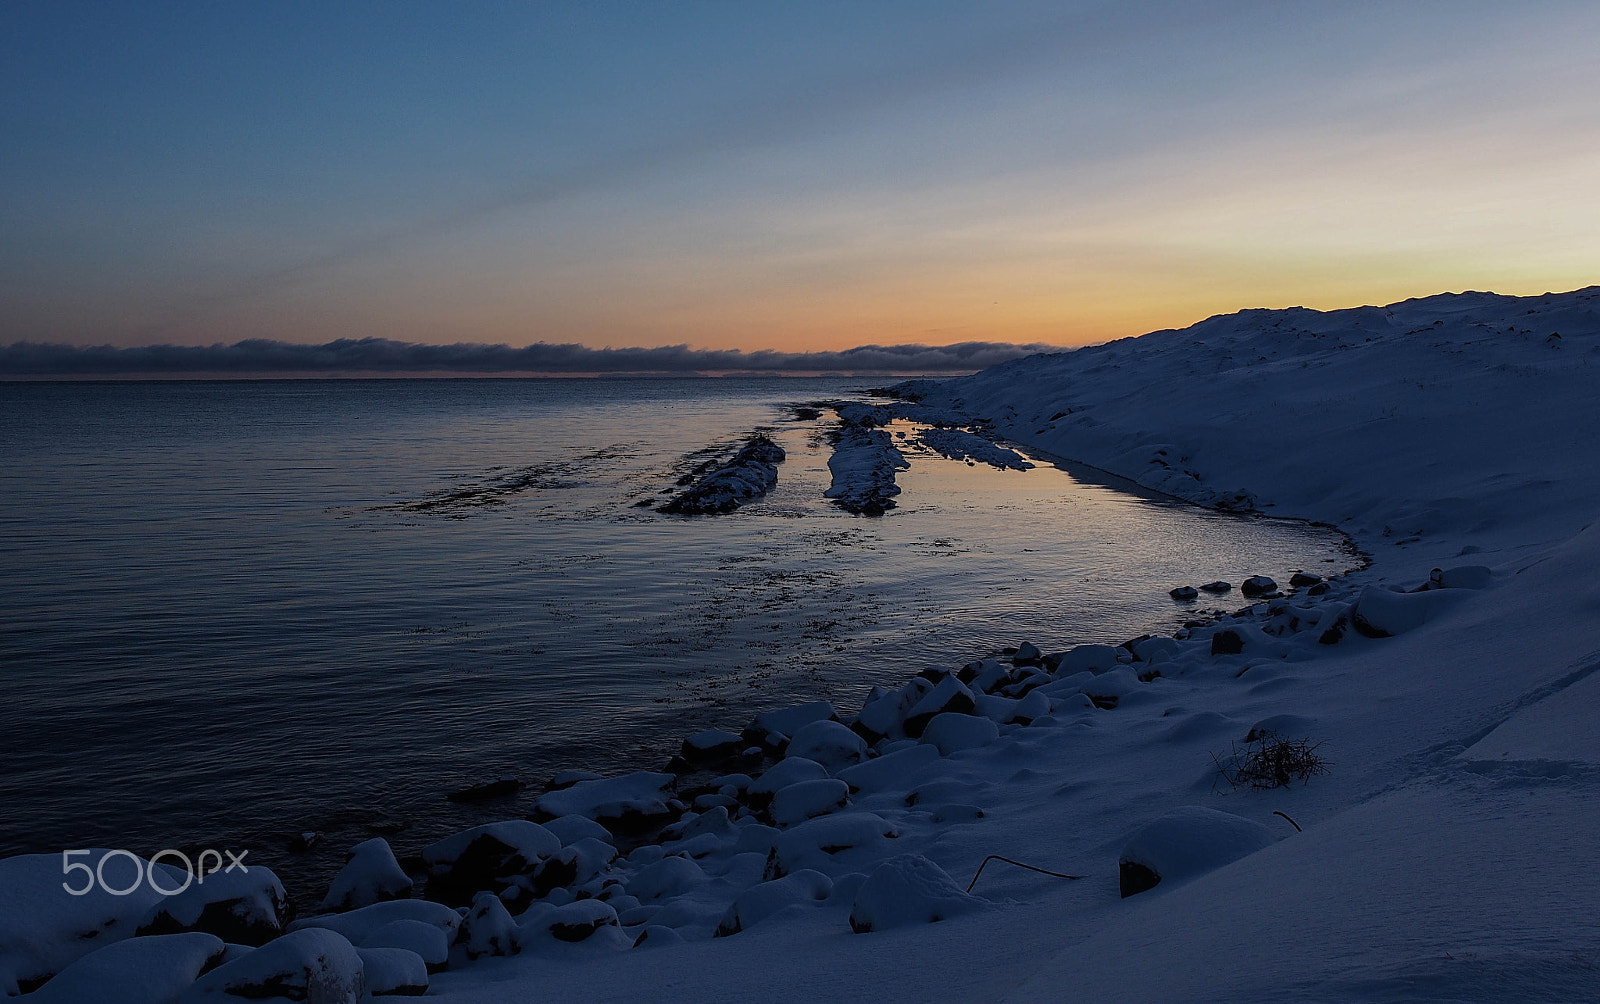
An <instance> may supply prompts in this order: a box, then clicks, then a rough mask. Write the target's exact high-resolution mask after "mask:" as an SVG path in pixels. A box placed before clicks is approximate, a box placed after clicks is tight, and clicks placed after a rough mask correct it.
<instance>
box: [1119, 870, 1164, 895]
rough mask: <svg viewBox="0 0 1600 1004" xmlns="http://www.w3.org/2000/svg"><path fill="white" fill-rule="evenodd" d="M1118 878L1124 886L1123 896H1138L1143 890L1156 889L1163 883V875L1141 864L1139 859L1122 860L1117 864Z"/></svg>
mask: <svg viewBox="0 0 1600 1004" xmlns="http://www.w3.org/2000/svg"><path fill="white" fill-rule="evenodd" d="M1117 878H1118V879H1119V880H1120V884H1121V886H1122V898H1123V899H1127V898H1128V897H1129V896H1137V895H1138V894H1139V893H1141V892H1147V891H1149V890H1151V889H1154V888H1155V887H1156V886H1157V885H1159V884H1160V883H1161V876H1160V875H1157V874H1156V873H1155V872H1153V871H1151V870H1150V869H1148V868H1146V867H1145V866H1144V865H1141V864H1139V863H1138V862H1137V861H1122V862H1119V863H1118V865H1117Z"/></svg>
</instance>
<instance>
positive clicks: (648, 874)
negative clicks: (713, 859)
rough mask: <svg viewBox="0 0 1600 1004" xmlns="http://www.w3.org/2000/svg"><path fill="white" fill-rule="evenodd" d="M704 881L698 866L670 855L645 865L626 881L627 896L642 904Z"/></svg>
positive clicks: (692, 887) (686, 859) (694, 886)
mask: <svg viewBox="0 0 1600 1004" xmlns="http://www.w3.org/2000/svg"><path fill="white" fill-rule="evenodd" d="M705 881H706V873H705V872H704V871H703V870H702V869H701V868H700V866H699V865H697V864H695V863H694V862H693V861H691V860H689V859H688V858H685V857H679V856H677V855H672V856H670V857H664V858H662V859H661V860H660V861H657V862H656V863H654V864H651V865H646V866H645V867H643V868H641V869H639V872H638V873H637V874H636V875H634V876H633V878H631V879H629V880H628V895H630V896H634V897H637V898H638V900H639V901H640V902H642V903H647V902H649V901H651V900H657V899H663V898H665V897H668V896H676V895H677V894H679V893H681V892H685V891H687V890H690V889H694V888H696V887H697V886H699V885H700V884H701V883H703V882H705Z"/></svg>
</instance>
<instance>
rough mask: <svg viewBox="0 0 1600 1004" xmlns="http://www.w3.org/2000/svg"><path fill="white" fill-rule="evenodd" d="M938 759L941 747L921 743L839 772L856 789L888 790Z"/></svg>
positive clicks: (844, 780) (840, 778)
mask: <svg viewBox="0 0 1600 1004" xmlns="http://www.w3.org/2000/svg"><path fill="white" fill-rule="evenodd" d="M1046 703H1048V699H1047V700H1046ZM937 759H939V750H938V748H937V747H934V746H924V745H922V744H920V743H919V744H917V745H915V746H910V747H907V748H906V749H901V750H895V751H894V752H893V753H887V754H885V755H883V756H879V757H873V758H872V759H871V760H867V761H864V762H862V763H858V764H856V765H855V766H854V767H846V768H845V769H843V770H841V771H840V772H839V774H838V777H839V780H841V781H843V782H845V783H846V784H848V785H849V786H850V787H851V789H852V790H855V791H862V792H869V793H870V792H876V791H887V790H889V789H892V788H897V787H904V786H906V781H907V779H908V778H909V776H910V775H911V773H912V772H913V771H915V770H917V769H918V768H919V767H922V766H925V765H926V764H929V763H932V762H934V761H935V760H937Z"/></svg>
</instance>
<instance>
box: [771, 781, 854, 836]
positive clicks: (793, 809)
mask: <svg viewBox="0 0 1600 1004" xmlns="http://www.w3.org/2000/svg"><path fill="white" fill-rule="evenodd" d="M849 800H850V786H849V785H848V784H846V783H845V782H843V781H840V780H838V779H837V778H831V777H825V778H817V779H815V780H811V781H797V782H796V783H794V784H791V785H789V786H787V787H784V788H779V789H778V791H777V793H775V794H774V795H773V796H772V804H771V805H769V806H768V807H767V813H768V814H769V815H770V816H771V817H772V821H773V822H774V823H777V824H778V825H779V826H793V825H794V824H796V823H803V822H805V821H806V820H808V819H811V818H812V817H813V816H825V815H827V814H828V813H830V812H836V811H838V810H839V809H842V808H844V806H845V803H846V802H848V801H849Z"/></svg>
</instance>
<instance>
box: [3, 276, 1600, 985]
mask: <svg viewBox="0 0 1600 1004" xmlns="http://www.w3.org/2000/svg"><path fill="white" fill-rule="evenodd" d="M1597 307H1600V290H1596V289H1589V290H1580V291H1577V292H1574V293H1567V294H1560V295H1549V296H1543V297H1533V298H1522V299H1517V298H1511V297H1500V296H1492V295H1489V294H1478V293H1468V294H1462V295H1451V296H1438V297H1430V298H1427V299H1423V300H1414V301H1407V302H1405V303H1400V304H1394V305H1391V306H1389V307H1371V308H1360V309H1355V310H1347V311H1334V312H1329V313H1317V312H1313V311H1307V310H1284V311H1246V312H1243V313H1240V314H1235V315H1230V316H1227V317H1218V318H1213V319H1211V320H1208V321H1205V322H1202V323H1200V324H1198V325H1195V326H1193V327H1191V328H1187V329H1184V330H1182V331H1167V332H1157V333H1155V334H1151V335H1146V336H1144V337H1142V338H1138V339H1128V340H1124V341H1120V342H1114V343H1110V344H1108V345H1102V346H1097V347H1093V348H1087V349H1082V350H1079V351H1076V352H1070V353H1062V354H1059V355H1053V356H1043V357H1035V358H1032V359H1029V360H1025V361H1021V362H1019V363H1013V364H1005V365H1002V366H1000V367H996V368H994V369H991V370H988V371H985V372H983V373H979V374H977V375H975V376H972V377H969V378H965V379H961V380H955V381H949V382H943V383H931V382H920V381H919V382H914V383H912V384H908V385H904V386H902V387H901V388H899V392H900V393H901V394H902V395H903V397H902V399H901V400H899V401H897V402H894V403H892V404H889V405H886V406H883V407H881V408H878V409H875V412H876V413H874V412H872V411H863V412H862V413H860V414H854V413H852V415H853V417H852V418H851V419H850V420H847V421H846V423H845V424H846V425H847V426H851V427H853V428H854V430H855V431H856V432H860V433H866V432H874V431H876V432H881V429H878V428H877V426H879V425H881V424H882V419H883V418H886V417H889V416H900V417H908V418H916V419H919V420H921V421H924V422H927V423H930V424H931V423H934V422H938V423H941V424H943V425H944V426H946V427H949V428H958V429H960V430H963V431H965V432H969V433H972V434H974V435H975V436H978V437H979V438H982V439H985V440H993V439H1000V440H1002V441H1005V442H1009V443H1010V444H1011V445H1013V446H1016V447H1019V448H1021V449H1023V450H1025V451H1028V452H1029V453H1031V454H1032V455H1033V456H1034V457H1035V458H1036V459H1037V458H1039V457H1043V456H1046V455H1056V456H1059V457H1063V458H1071V459H1073V460H1076V461H1080V462H1083V463H1087V464H1090V465H1093V466H1096V467H1100V468H1102V469H1104V470H1106V471H1108V472H1111V473H1113V474H1117V475H1120V476H1122V477H1125V478H1130V479H1132V480H1134V481H1137V482H1139V483H1141V484H1143V485H1146V486H1148V487H1152V488H1156V489H1160V490H1162V491H1165V492H1168V493H1170V494H1173V495H1177V496H1179V497H1183V498H1188V499H1191V500H1193V501H1198V502H1203V503H1206V504H1211V505H1221V506H1228V507H1234V508H1240V509H1260V510H1264V511H1267V512H1271V513H1274V514H1276V515H1292V516H1298V517H1302V518H1307V519H1315V520H1320V521H1325V522H1329V523H1333V524H1335V525H1338V526H1339V527H1341V528H1343V529H1344V530H1345V531H1346V532H1347V533H1349V534H1350V535H1351V536H1352V537H1353V538H1354V539H1355V541H1356V542H1357V543H1358V544H1359V545H1360V546H1361V547H1363V548H1364V549H1365V550H1366V551H1367V552H1368V553H1369V554H1370V555H1371V556H1372V559H1373V563H1372V564H1371V566H1370V567H1368V568H1366V569H1365V570H1363V571H1360V572H1357V573H1354V574H1352V575H1350V576H1348V577H1346V578H1343V579H1335V580H1331V581H1327V580H1323V581H1319V580H1318V578H1317V576H1316V575H1314V574H1311V573H1313V572H1314V571H1315V570H1304V571H1303V572H1302V574H1300V575H1298V576H1296V577H1294V578H1293V579H1290V578H1288V577H1287V576H1286V575H1285V574H1284V573H1285V572H1287V571H1288V570H1263V571H1264V572H1271V573H1276V575H1277V576H1278V577H1279V578H1282V579H1283V581H1267V580H1252V581H1251V582H1250V583H1249V588H1248V590H1247V589H1246V588H1245V583H1237V584H1234V585H1235V586H1236V587H1237V589H1236V590H1230V591H1228V592H1222V590H1221V587H1220V586H1219V585H1217V584H1214V583H1205V584H1201V583H1189V584H1186V583H1174V584H1173V585H1174V586H1175V587H1176V586H1182V585H1196V586H1199V585H1205V586H1209V587H1211V588H1210V589H1208V590H1207V591H1206V592H1204V593H1203V594H1201V596H1200V598H1198V599H1190V600H1176V599H1175V602H1186V603H1191V604H1194V606H1195V609H1196V615H1195V617H1194V619H1193V622H1192V623H1191V625H1190V626H1189V627H1187V628H1185V629H1184V630H1183V631H1180V632H1178V634H1177V636H1175V637H1171V638H1162V637H1157V638H1141V639H1131V640H1123V639H1105V641H1106V642H1107V644H1105V645H1084V646H1078V647H1076V648H1073V649H1070V650H1067V651H1050V649H1051V648H1052V646H1051V645H1050V642H1051V641H1052V639H1051V638H1048V637H1041V638H1036V639H1034V641H1036V642H1039V643H1040V644H1039V645H1038V646H1035V645H1034V644H1019V646H1018V648H1017V650H1016V651H1015V652H1014V653H1013V654H1011V655H1010V656H1009V657H1008V658H1006V659H1001V660H996V659H972V658H970V657H969V654H966V653H951V655H950V659H949V660H948V661H949V663H950V665H949V666H948V667H942V668H941V667H934V668H929V669H927V670H924V671H923V672H922V673H921V674H920V675H918V676H915V677H912V678H909V679H908V680H907V682H905V683H904V684H903V685H902V686H900V687H897V688H895V689H893V690H883V689H877V688H874V689H873V690H872V691H871V692H869V693H867V694H865V695H863V696H864V699H863V701H862V704H861V706H860V707H859V708H834V707H833V706H831V705H828V704H826V703H823V702H817V703H815V704H810V705H803V706H800V707H796V708H788V709H778V710H775V711H774V712H772V713H770V714H767V715H763V716H760V717H759V718H757V719H756V720H755V721H753V722H749V723H739V722H731V723H727V724H728V725H729V727H730V729H729V730H718V729H713V730H708V731H706V732H701V733H697V734H695V735H693V736H689V737H686V738H685V741H684V744H683V747H682V750H681V753H680V757H679V758H678V759H677V761H675V764H674V768H673V769H672V770H670V771H663V772H641V773H635V774H629V775H625V776H621V777H614V778H598V777H593V776H590V775H581V774H571V775H567V776H562V777H558V778H557V779H556V780H555V782H553V783H552V785H551V787H550V790H547V791H546V792H545V793H543V794H541V795H539V796H537V797H536V798H534V799H533V800H532V802H531V804H530V805H529V806H528V812H527V815H528V817H529V818H525V819H511V820H506V821H503V822H500V823H493V824H489V825H487V826H483V827H477V828H474V829H473V830H469V831H466V832H464V833H461V834H457V835H455V836H453V837H450V838H447V839H446V840H443V841H440V842H439V843H437V844H435V845H433V846H432V847H429V848H427V849H426V851H425V852H424V853H423V855H422V859H421V861H420V862H416V863H413V865H412V866H410V867H409V868H408V867H403V866H402V865H401V863H400V862H399V861H397V860H396V858H395V856H394V855H393V854H392V853H391V852H390V851H389V849H388V848H387V846H382V845H381V841H380V842H374V841H368V842H366V843H364V844H362V845H361V846H360V847H358V848H356V849H355V851H354V854H353V856H352V858H351V861H350V865H349V866H348V868H347V870H346V872H345V873H343V874H341V875H340V876H339V877H338V878H337V879H336V880H335V882H334V883H333V887H332V888H331V889H329V890H328V893H327V897H326V899H325V900H324V908H325V909H327V910H328V911H330V912H328V913H325V914H321V915H318V916H312V917H303V918H299V919H295V920H291V919H289V918H287V917H286V916H284V915H283V896H282V890H281V887H280V886H278V885H277V883H276V880H275V879H273V878H271V875H270V872H266V870H265V869H258V870H252V872H251V875H252V876H253V878H252V879H251V880H249V881H246V880H244V879H242V878H235V879H232V880H231V881H230V882H227V883H219V884H217V885H216V886H212V885H211V884H210V883H209V882H208V884H207V886H206V887H205V890H206V891H204V892H199V893H196V892H192V891H191V892H187V893H185V894H182V896H183V897H186V898H181V899H180V897H174V898H173V899H174V900H175V901H174V902H168V901H166V900H164V899H163V898H162V897H160V896H159V895H154V894H146V893H143V892H141V893H139V894H135V895H131V896H127V897H110V896H103V895H89V896H85V897H82V898H74V897H70V896H68V895H66V894H65V893H62V892H59V891H58V890H59V889H60V882H61V874H60V860H59V857H56V856H45V855H39V856H23V857H18V858H11V859H7V860H5V861H0V987H3V988H4V989H6V990H7V991H8V992H15V991H16V989H18V986H19V983H20V984H21V985H23V986H30V987H31V986H34V985H36V984H38V983H39V981H40V980H41V979H43V978H45V977H51V978H50V979H48V981H46V982H44V983H43V984H42V986H41V988H40V989H39V990H38V991H37V994H36V996H37V999H40V1000H45V999H50V1000H96V999H106V998H105V996H104V994H105V990H104V988H105V987H107V986H112V985H115V986H117V987H118V988H119V993H120V994H121V996H119V997H118V998H117V999H126V1000H135V999H137V1000H150V1001H168V1000H179V999H182V1000H203V999H213V998H214V999H223V1000H226V999H236V998H237V997H238V996H261V995H264V994H265V993H266V992H267V990H270V989H271V988H281V990H282V993H283V994H284V995H285V996H292V995H293V994H299V997H300V999H305V998H306V997H308V996H315V999H328V1000H354V999H358V996H359V995H360V994H362V993H367V994H387V993H402V992H418V991H420V990H421V989H423V988H424V987H426V988H427V992H428V993H429V994H430V995H431V996H437V997H440V998H443V999H449V1000H458V1001H498V1000H535V999H546V998H555V999H562V1000H614V999H645V998H649V999H653V1000H700V999H706V998H710V997H716V998H719V999H731V1000H756V999H760V1000H773V999H780V1000H782V999H793V1000H802V999H803V1000H811V999H817V998H822V997H832V998H838V999H845V1000H865V999H878V998H886V999H893V1000H907V999H940V1000H953V999H984V1000H990V999H1002V1000H1019V1001H1021V1000H1051V1001H1054V1000H1063V999H1071V1000H1138V1001H1208V1000H1214V1001H1254V1000H1319V1001H1320V1000H1335V1001H1337V1000H1466V1001H1500V1000H1510V999H1516V1000H1595V999H1600V919H1597V914H1600V911H1597V910H1596V909H1595V906H1596V904H1597V903H1600V876H1597V874H1596V869H1594V868H1593V867H1592V861H1593V859H1594V857H1595V852H1596V847H1597V845H1596V840H1595V836H1594V834H1595V833H1596V832H1600V825H1597V824H1600V799H1597V797H1596V796H1597V795H1600V766H1597V765H1600V673H1597V672H1596V670H1600V582H1597V579H1596V575H1595V569H1596V567H1600V527H1596V526H1595V525H1594V522H1593V521H1594V514H1595V509H1596V507H1597V503H1596V499H1597V498H1600V407H1597V405H1600V393H1597V388H1600V380H1597V379H1596V378H1597V377H1600V313H1597V311H1596V308H1597ZM865 438H866V439H871V438H872V437H865ZM864 445H870V446H872V449H873V450H874V451H880V450H881V446H882V444H874V443H866V444H864ZM974 445H976V444H974ZM969 454H970V451H969ZM866 456H867V454H862V457H863V458H865V457H866ZM880 456H881V453H880ZM862 466H863V467H866V466H867V464H866V462H865V461H863V464H862ZM890 474H891V479H892V470H891V471H890ZM891 483H892V480H891ZM1219 593H1221V595H1224V596H1228V597H1229V598H1230V599H1231V598H1234V597H1237V599H1235V600H1234V603H1235V604H1236V607H1235V608H1234V609H1232V610H1231V611H1230V612H1228V613H1224V614H1220V615H1208V614H1206V613H1204V612H1203V608H1204V605H1205V604H1208V603H1215V602H1216V598H1215V597H1216V596H1217V595H1218V594H1219ZM1180 595H1183V596H1188V595H1189V594H1188V593H1181V594H1180ZM1019 641H1020V639H1019ZM919 668H920V667H908V669H907V675H908V676H909V674H910V673H911V672H913V671H915V670H917V669H919ZM741 726H742V727H741ZM1270 736H1280V737H1286V738H1292V739H1295V740H1305V741H1306V742H1307V743H1308V744H1309V745H1310V746H1311V747H1312V748H1314V749H1315V751H1316V753H1317V754H1318V755H1319V756H1320V757H1322V758H1323V760H1324V766H1325V768H1326V772H1325V773H1321V774H1312V775H1309V776H1308V777H1307V778H1306V779H1305V780H1303V781H1302V780H1301V779H1300V778H1299V777H1298V776H1297V777H1295V778H1293V779H1292V781H1291V783H1290V784H1289V785H1287V786H1283V787H1269V788H1264V789H1258V788H1254V787H1251V786H1250V785H1241V786H1237V787H1235V786H1233V785H1230V784H1229V783H1228V781H1227V780H1226V779H1224V778H1223V776H1222V775H1221V773H1220V772H1219V770H1218V764H1219V761H1220V762H1221V764H1222V765H1223V766H1227V765H1228V764H1229V763H1230V762H1232V761H1231V760H1230V757H1231V755H1232V754H1234V753H1237V752H1238V751H1241V750H1245V751H1248V750H1249V749H1250V748H1251V743H1252V742H1254V743H1255V744H1256V746H1258V747H1259V745H1260V743H1261V741H1262V737H1270ZM1236 776H1237V775H1236ZM992 855H1001V856H1003V858H1005V859H1009V860H989V859H990V857H991V856H992ZM1013 862H1021V863H1022V864H1024V865H1028V866H1032V867H1033V868H1038V869H1044V870H1045V871H1046V872H1049V873H1053V874H1043V873H1041V872H1039V871H1034V870H1030V869H1028V868H1023V867H1018V866H1017V865H1016V864H1014V863H1013ZM980 866H982V872H981V876H980V875H979V869H980ZM408 872H409V873H408ZM975 876H977V881H976V883H974V882H973V879H974V877H975ZM1066 876H1077V877H1076V878H1069V877H1066ZM969 885H970V888H969ZM408 894H409V896H408ZM1124 894H1127V895H1124ZM252 945H255V946H258V947H251V946H252ZM52 974H54V975H52ZM112 981H115V982H114V983H113V982H112ZM94 988H100V989H99V990H98V991H96V990H95V989H94ZM264 988H266V989H264ZM362 988H365V989H362ZM96 992H99V993H100V994H101V996H100V997H96V996H94V994H95V993H96Z"/></svg>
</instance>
